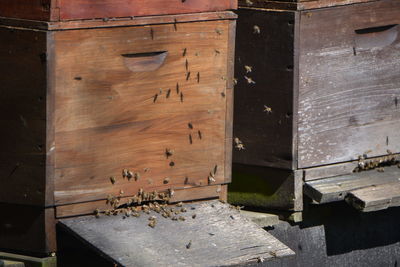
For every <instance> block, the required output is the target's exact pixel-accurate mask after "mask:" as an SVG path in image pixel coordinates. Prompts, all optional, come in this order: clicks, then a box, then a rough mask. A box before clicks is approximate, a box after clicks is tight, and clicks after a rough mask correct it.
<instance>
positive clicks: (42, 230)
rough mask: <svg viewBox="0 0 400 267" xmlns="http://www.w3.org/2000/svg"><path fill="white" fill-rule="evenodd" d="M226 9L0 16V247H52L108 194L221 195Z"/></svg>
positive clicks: (226, 149)
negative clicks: (116, 15) (60, 231)
mask: <svg viewBox="0 0 400 267" xmlns="http://www.w3.org/2000/svg"><path fill="white" fill-rule="evenodd" d="M235 17H236V16H235V15H234V14H233V13H231V12H214V13H199V14H186V15H171V16H160V17H144V18H140V19H127V20H119V21H108V22H107V21H103V20H100V21H73V22H38V21H30V22H27V21H19V20H15V19H2V20H1V23H2V24H1V26H0V38H1V40H2V42H1V44H0V53H1V55H0V57H1V59H2V60H1V61H0V69H1V80H2V84H1V88H2V90H1V94H0V102H1V105H0V110H1V120H0V125H1V128H2V129H3V130H2V131H1V137H2V138H1V147H2V150H1V154H0V155H1V163H0V164H1V168H0V171H1V177H2V180H1V182H0V203H2V204H1V205H2V206H3V210H7V214H8V216H1V217H0V222H1V223H0V233H1V235H0V247H7V248H10V249H11V248H13V249H19V250H29V251H36V252H51V251H54V250H55V238H54V232H55V230H54V222H55V220H56V219H58V218H62V217H67V216H75V215H82V214H90V213H92V212H93V210H94V209H96V208H99V209H102V208H103V207H106V202H105V199H106V198H107V196H108V195H112V196H115V195H119V194H122V196H123V197H128V196H129V197H131V196H133V195H135V194H137V193H138V191H139V190H141V189H143V191H144V192H150V191H158V192H163V191H164V192H168V193H172V192H173V193H172V194H171V197H172V199H171V201H172V202H173V201H188V200H198V199H205V198H218V197H221V198H225V194H226V186H225V184H227V183H228V182H229V181H230V179H231V170H230V168H231V166H230V165H231V142H232V137H231V129H232V121H231V120H232V119H231V118H232V112H231V111H232V103H231V102H232V100H233V96H232V80H233V78H232V77H233V70H231V68H232V66H233V47H234V35H235ZM124 169H128V170H130V171H131V172H132V175H133V177H132V178H131V179H127V178H125V179H124V178H123V177H122V172H123V170H124ZM111 177H113V178H111ZM114 179H115V181H113V182H115V183H114V184H113V183H112V182H111V180H114ZM21 213H24V214H25V215H24V216H23V217H24V218H26V219H27V220H26V221H21ZM22 239H23V240H30V241H29V242H21V240H22Z"/></svg>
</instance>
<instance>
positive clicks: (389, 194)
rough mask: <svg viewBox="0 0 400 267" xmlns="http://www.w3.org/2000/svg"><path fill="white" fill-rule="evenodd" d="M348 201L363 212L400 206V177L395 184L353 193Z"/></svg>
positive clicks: (367, 188)
mask: <svg viewBox="0 0 400 267" xmlns="http://www.w3.org/2000/svg"><path fill="white" fill-rule="evenodd" d="M346 201H347V202H348V203H349V204H350V205H352V206H353V207H354V208H356V209H358V210H360V211H362V212H370V211H377V210H383V209H387V208H389V207H398V206H400V176H399V178H398V181H397V182H395V183H389V184H382V185H377V186H370V187H366V188H362V189H358V190H354V191H351V192H350V193H349V194H348V195H347V196H346Z"/></svg>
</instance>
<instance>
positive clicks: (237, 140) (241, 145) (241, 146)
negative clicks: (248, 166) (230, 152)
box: [234, 137, 245, 151]
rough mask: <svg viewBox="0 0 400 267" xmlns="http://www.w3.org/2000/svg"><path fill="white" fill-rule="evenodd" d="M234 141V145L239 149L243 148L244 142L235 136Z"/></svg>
mask: <svg viewBox="0 0 400 267" xmlns="http://www.w3.org/2000/svg"><path fill="white" fill-rule="evenodd" d="M234 143H235V147H236V148H237V149H238V150H239V151H240V150H244V149H245V147H244V144H243V143H242V141H240V139H239V138H237V137H235V139H234Z"/></svg>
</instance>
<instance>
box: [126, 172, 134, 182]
mask: <svg viewBox="0 0 400 267" xmlns="http://www.w3.org/2000/svg"><path fill="white" fill-rule="evenodd" d="M126 178H128V180H131V179H132V178H133V172H131V171H128V175H127V176H126Z"/></svg>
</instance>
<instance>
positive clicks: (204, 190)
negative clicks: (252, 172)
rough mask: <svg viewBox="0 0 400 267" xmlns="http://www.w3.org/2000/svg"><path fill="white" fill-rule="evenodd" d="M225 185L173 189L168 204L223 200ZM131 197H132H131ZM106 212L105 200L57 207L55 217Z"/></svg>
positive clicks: (107, 205)
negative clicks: (192, 200) (97, 210)
mask: <svg viewBox="0 0 400 267" xmlns="http://www.w3.org/2000/svg"><path fill="white" fill-rule="evenodd" d="M225 187H226V185H211V186H203V187H194V188H181V189H175V190H174V195H173V196H172V197H171V199H170V200H169V203H177V202H181V201H186V200H188V199H197V200H202V199H213V198H218V197H219V198H220V199H225V198H226V196H225V194H226V190H224V188H225ZM131 197H132V196H131ZM127 200H128V197H127V196H126V195H124V197H122V198H121V202H120V203H121V204H123V203H126V201H127ZM96 209H99V210H107V209H110V205H109V204H107V202H106V200H105V199H103V200H97V201H91V202H84V203H77V204H70V205H63V206H57V207H56V208H55V210H56V217H57V218H64V217H73V216H81V215H88V214H93V212H94V210H96Z"/></svg>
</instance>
